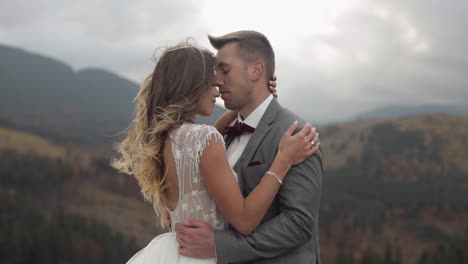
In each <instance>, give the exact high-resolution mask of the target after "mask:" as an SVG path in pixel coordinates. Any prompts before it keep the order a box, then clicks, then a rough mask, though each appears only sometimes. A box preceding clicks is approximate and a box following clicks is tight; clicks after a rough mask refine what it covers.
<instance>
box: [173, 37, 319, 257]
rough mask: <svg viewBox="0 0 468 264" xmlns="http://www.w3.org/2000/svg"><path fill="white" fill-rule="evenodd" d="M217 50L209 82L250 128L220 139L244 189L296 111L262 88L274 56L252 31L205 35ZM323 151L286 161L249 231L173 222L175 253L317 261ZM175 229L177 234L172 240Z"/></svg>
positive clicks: (270, 155) (263, 39) (252, 185)
mask: <svg viewBox="0 0 468 264" xmlns="http://www.w3.org/2000/svg"><path fill="white" fill-rule="evenodd" d="M208 38H209V40H210V42H211V45H212V46H213V47H214V48H216V49H217V50H218V53H217V59H218V65H217V69H216V71H217V78H216V85H218V86H219V92H220V93H221V97H222V99H223V100H224V104H225V106H226V108H228V109H230V110H234V111H238V112H239V117H238V121H239V122H243V123H246V124H247V125H249V126H251V127H253V128H255V131H254V132H253V133H252V134H243V135H241V136H238V137H236V138H227V139H226V143H227V145H228V146H227V150H226V155H227V157H228V160H229V163H230V164H231V166H232V167H233V169H234V171H235V172H236V174H237V175H236V177H237V178H238V182H239V185H240V188H241V191H242V192H243V195H244V196H247V195H248V194H249V193H250V192H251V191H252V190H253V189H254V188H255V186H256V185H257V184H258V183H259V182H260V180H261V179H262V177H263V175H265V172H266V171H267V169H268V168H269V166H270V165H271V163H272V162H273V159H274V157H275V154H276V151H277V147H278V142H279V141H280V139H281V136H282V135H283V133H284V132H285V131H286V129H287V128H288V127H289V125H290V124H292V123H293V122H294V121H295V120H300V122H301V123H302V125H303V124H304V122H303V121H302V120H301V118H299V117H298V116H297V115H296V114H294V113H292V112H291V111H289V110H287V109H285V108H283V107H282V106H281V105H280V104H279V103H278V101H277V100H276V99H275V98H273V96H272V95H271V94H270V91H269V90H268V83H267V82H268V80H270V79H271V77H272V76H273V73H274V71H275V55H274V52H273V49H272V47H271V45H270V43H269V41H268V39H267V38H266V37H265V36H264V35H263V34H261V33H259V32H255V31H237V32H232V33H229V34H226V35H224V36H220V37H213V36H208ZM322 159H323V154H322V151H321V149H319V150H318V151H317V152H316V153H315V154H314V155H312V156H311V157H309V158H308V159H307V160H305V161H304V162H303V163H301V164H299V165H296V166H294V167H292V168H291V170H290V171H289V172H288V176H287V177H286V178H285V180H284V182H283V185H282V186H281V188H280V190H279V192H278V195H277V196H276V198H275V200H274V201H273V203H272V205H271V207H270V208H269V210H268V212H267V213H266V215H265V217H264V219H263V220H262V223H261V224H260V225H259V226H258V227H257V229H256V230H255V231H254V232H253V233H252V234H250V235H249V236H242V235H241V234H239V233H238V232H237V231H235V230H234V229H232V228H230V229H229V230H225V231H214V230H213V229H212V228H211V226H210V225H208V224H207V223H204V222H201V221H195V220H192V221H189V223H188V224H187V225H183V224H176V232H177V236H178V241H179V244H180V246H181V247H180V249H179V252H180V254H181V255H184V256H188V257H194V258H213V257H216V259H217V263H238V262H241V263H243V262H248V263H314V264H316V263H318V264H320V247H319V229H318V218H319V207H320V196H321V190H322V173H323V164H322ZM180 233H183V234H184V237H185V238H186V239H185V240H183V241H182V240H180V239H179V237H180V235H179V234H180Z"/></svg>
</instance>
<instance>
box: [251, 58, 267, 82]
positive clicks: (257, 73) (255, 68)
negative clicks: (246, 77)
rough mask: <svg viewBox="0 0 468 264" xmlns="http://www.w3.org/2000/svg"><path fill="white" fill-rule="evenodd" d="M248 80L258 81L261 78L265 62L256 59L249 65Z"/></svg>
mask: <svg viewBox="0 0 468 264" xmlns="http://www.w3.org/2000/svg"><path fill="white" fill-rule="evenodd" d="M250 69H251V73H250V80H251V81H258V80H260V79H261V78H262V76H263V73H264V71H265V64H264V63H263V61H261V60H256V61H254V62H253V63H252V64H251V65H250Z"/></svg>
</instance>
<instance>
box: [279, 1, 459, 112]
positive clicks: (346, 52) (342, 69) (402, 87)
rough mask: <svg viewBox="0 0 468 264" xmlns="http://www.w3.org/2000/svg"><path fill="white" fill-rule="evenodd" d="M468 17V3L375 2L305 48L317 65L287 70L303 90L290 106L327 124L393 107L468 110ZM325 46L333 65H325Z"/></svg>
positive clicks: (288, 99)
mask: <svg viewBox="0 0 468 264" xmlns="http://www.w3.org/2000/svg"><path fill="white" fill-rule="evenodd" d="M466 11H468V4H467V2H465V1H450V3H448V2H441V1H384V0H381V1H368V3H366V5H365V6H363V7H361V8H358V9H354V10H352V11H350V12H348V13H346V14H344V15H342V16H340V17H338V18H337V20H336V23H335V27H336V30H335V31H334V32H332V33H329V34H324V35H319V36H312V37H309V38H307V39H303V40H301V41H298V43H301V44H300V45H299V46H298V48H297V51H298V52H301V54H302V55H303V57H304V58H305V59H307V60H309V62H308V63H307V64H305V63H302V65H301V66H299V67H295V66H293V65H294V64H295V62H294V61H289V65H288V66H286V67H281V66H279V70H278V71H279V72H280V71H281V72H283V73H284V75H285V76H284V79H288V80H294V81H292V82H291V83H290V84H292V85H293V86H294V87H296V89H295V93H294V94H285V95H284V100H285V101H286V102H287V104H288V105H289V106H290V108H292V109H294V110H296V111H298V112H302V113H306V115H308V116H309V119H311V120H314V119H315V120H319V121H321V120H330V119H342V118H346V117H349V116H352V115H355V114H356V113H359V112H363V111H367V110H370V109H372V108H375V107H378V106H382V105H386V104H407V105H416V104H424V103H454V104H466V98H468V79H467V78H466V71H467V70H468V54H467V53H466V52H464V49H465V47H464V46H465V45H466V43H467V37H466V36H465V34H462V32H461V31H463V27H464V26H465V25H468V18H467V17H466V16H465V13H466ZM323 47H326V48H327V49H328V50H329V52H330V53H331V55H330V57H331V58H329V60H330V61H331V63H332V64H331V66H328V67H327V66H324V65H325V64H326V63H325V64H324V63H321V62H320V60H321V58H320V56H322V55H323V54H324V53H323ZM283 63H284V64H285V65H286V64H287V63H286V62H283ZM333 63H335V64H333ZM292 72H293V73H292ZM280 78H281V75H280ZM286 89H287V88H286Z"/></svg>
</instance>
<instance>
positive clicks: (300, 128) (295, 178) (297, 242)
mask: <svg viewBox="0 0 468 264" xmlns="http://www.w3.org/2000/svg"><path fill="white" fill-rule="evenodd" d="M208 38H209V40H210V43H211V45H212V46H213V47H214V48H215V49H216V50H217V54H216V56H215V55H214V54H212V53H211V52H210V51H208V50H207V49H204V48H201V47H198V46H196V45H194V44H190V43H187V42H184V43H181V44H178V45H175V46H172V47H169V48H167V49H166V50H165V51H164V52H163V54H162V55H161V56H160V58H159V60H158V61H157V64H156V66H155V68H154V71H153V72H152V74H151V75H150V76H148V78H147V79H146V80H145V82H144V84H143V85H142V87H141V88H140V90H139V93H138V95H137V99H136V112H135V117H134V119H133V121H132V123H131V125H130V127H129V129H128V131H127V134H126V137H125V138H124V140H123V141H122V142H121V143H120V144H119V145H118V152H119V158H117V159H115V160H114V161H113V163H112V164H113V166H114V167H115V168H117V169H118V170H119V171H121V172H124V173H127V174H130V175H133V176H134V177H135V178H136V179H137V180H138V183H139V185H140V187H141V191H142V194H143V196H144V198H145V199H146V200H148V201H150V202H151V203H152V204H153V207H154V209H155V211H156V214H157V217H158V218H159V220H160V221H161V223H162V224H163V226H170V232H168V233H164V234H162V235H159V236H157V237H156V238H154V239H153V240H152V241H151V242H150V243H149V244H148V245H147V246H146V247H145V248H143V249H142V250H140V251H139V252H137V253H136V254H135V255H134V256H133V257H132V258H131V259H130V260H129V261H128V263H131V264H140V263H144V264H150V263H151V264H154V263H169V264H170V263H314V264H315V263H320V247H319V229H318V220H319V206H320V197H321V189H322V174H323V155H322V150H321V148H320V144H319V140H318V133H317V132H316V129H315V128H312V127H311V125H310V124H308V123H306V124H305V123H304V121H303V120H302V119H301V118H300V117H299V116H297V115H296V114H295V113H293V112H291V111H290V110H288V109H286V108H284V107H282V106H281V105H280V104H279V102H278V100H277V99H276V97H275V96H274V95H275V93H276V82H275V77H274V71H275V55H274V52H273V48H272V47H271V44H270V42H269V41H268V39H267V38H266V37H265V36H264V35H263V34H261V33H259V32H256V31H237V32H232V33H229V34H226V35H223V36H219V37H214V36H208ZM220 96H221V98H222V99H223V101H224V105H225V106H226V108H227V109H229V110H230V111H227V112H226V113H225V114H224V115H223V116H221V117H220V118H219V119H218V120H217V121H216V124H214V126H208V125H199V124H196V123H195V119H196V116H197V115H203V116H208V115H210V114H211V113H212V111H213V108H214V105H215V102H216V98H217V97H220Z"/></svg>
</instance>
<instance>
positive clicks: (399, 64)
mask: <svg viewBox="0 0 468 264" xmlns="http://www.w3.org/2000/svg"><path fill="white" fill-rule="evenodd" d="M234 3H235V4H234ZM467 13H468V1H466V0H447V1H441V0H327V1H323V0H309V1H297V0H288V1H271V0H270V1H247V0H237V1H222V0H218V1H215V0H179V1H170V0H137V1H124V0H80V1H72V0H28V1H26V0H1V1H0V43H2V44H7V45H13V46H16V47H22V48H24V49H26V50H28V51H32V52H36V53H41V54H44V55H48V56H51V57H54V58H56V59H59V60H62V61H64V62H66V63H67V64H69V65H71V66H72V67H73V68H75V69H76V70H78V69H81V68H84V67H99V68H105V69H108V70H110V71H113V72H115V73H117V74H119V75H121V76H123V77H125V78H128V79H130V80H133V81H135V82H140V81H141V80H142V78H143V76H145V75H146V74H147V73H149V72H150V71H151V69H152V67H153V65H154V64H153V62H152V60H151V59H152V56H153V53H154V51H155V50H156V49H157V48H158V47H161V46H163V45H166V44H168V43H169V44H171V43H173V44H175V43H177V42H178V41H181V40H184V39H185V38H187V37H192V38H194V39H195V40H197V41H198V43H199V44H201V45H203V46H206V47H208V46H209V43H208V41H207V39H206V34H213V35H221V34H224V33H227V32H230V31H235V30H240V29H253V30H257V31H260V32H262V33H264V34H265V35H267V37H269V39H270V41H271V43H272V45H273V48H274V49H275V51H276V59H277V72H276V74H277V76H278V78H279V80H278V89H279V97H280V101H281V102H282V104H283V105H285V106H287V107H289V108H291V109H292V110H295V111H297V112H299V113H301V114H302V115H304V116H305V117H306V118H308V119H311V120H315V121H318V122H321V121H324V120H339V119H344V118H347V117H350V116H353V115H356V114H358V113H360V112H363V111H368V110H370V109H373V108H375V107H379V106H384V105H388V104H405V105H416V104H425V103H450V104H463V103H465V100H466V99H467V98H468V78H467V77H466V75H467V73H468V52H466V48H465V47H466V45H468V44H467V43H468V37H467V36H468V34H467V33H468V32H467V30H468V29H467V28H468V16H467V15H466V14H467ZM213 51H214V50H213ZM219 100H220V99H219ZM465 104H466V103H465Z"/></svg>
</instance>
